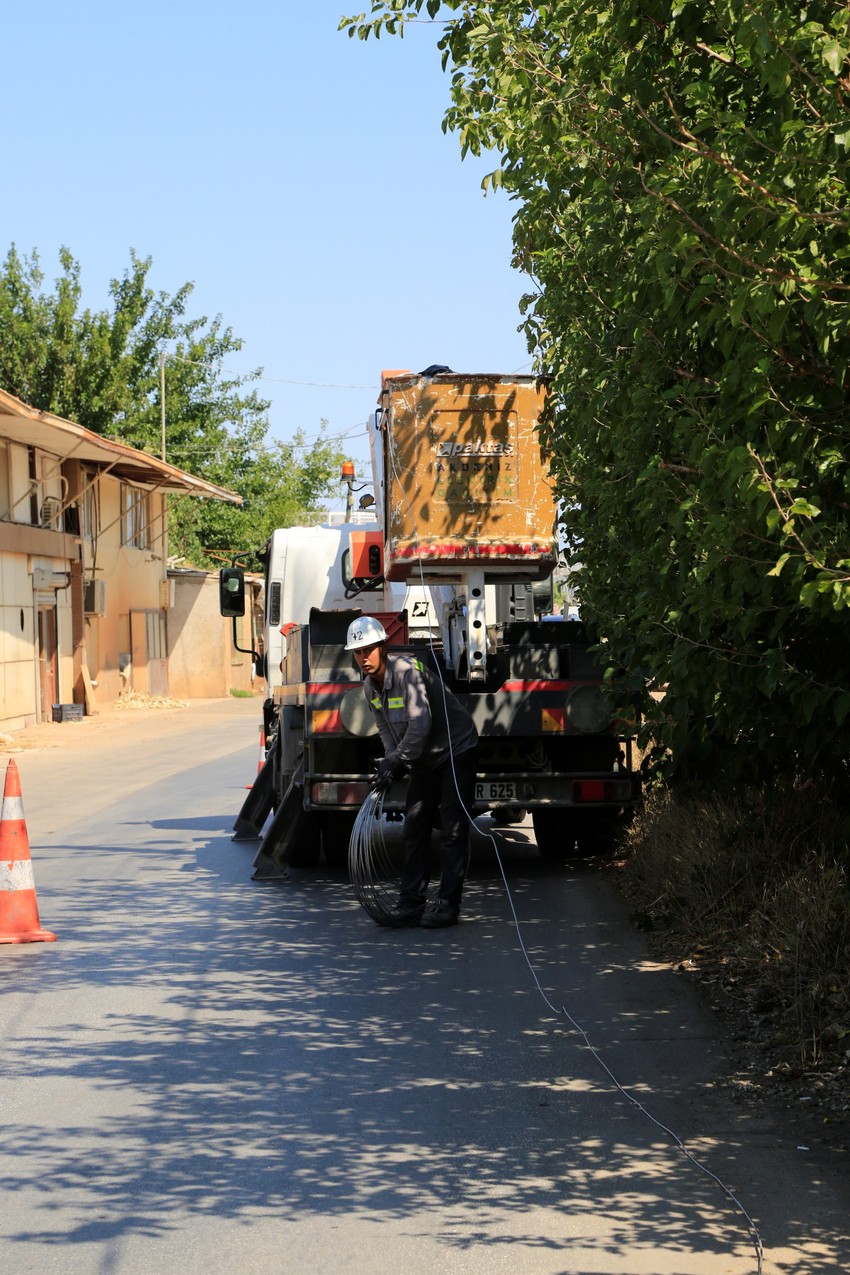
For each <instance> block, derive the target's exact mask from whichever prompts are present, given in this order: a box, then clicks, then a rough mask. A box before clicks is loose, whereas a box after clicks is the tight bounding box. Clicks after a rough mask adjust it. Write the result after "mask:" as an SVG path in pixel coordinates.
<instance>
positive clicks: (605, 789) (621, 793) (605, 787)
mask: <svg viewBox="0 0 850 1275" xmlns="http://www.w3.org/2000/svg"><path fill="white" fill-rule="evenodd" d="M633 795H634V794H633V792H632V785H631V781H630V780H628V779H577V780H576V781H575V782H574V783H573V802H574V803H575V804H576V805H577V804H578V803H579V802H583V801H609V802H611V801H618V802H619V801H631V799H632V797H633Z"/></svg>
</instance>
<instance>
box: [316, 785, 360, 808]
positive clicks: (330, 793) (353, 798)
mask: <svg viewBox="0 0 850 1275" xmlns="http://www.w3.org/2000/svg"><path fill="white" fill-rule="evenodd" d="M312 794H313V802H314V804H315V805H317V806H362V805H363V802H364V801H365V800H366V797H367V796H368V794H369V785H368V784H365V783H359V784H358V783H347V784H339V783H338V784H332V783H319V784H313V788H312Z"/></svg>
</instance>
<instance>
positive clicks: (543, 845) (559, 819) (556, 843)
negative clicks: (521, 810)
mask: <svg viewBox="0 0 850 1275" xmlns="http://www.w3.org/2000/svg"><path fill="white" fill-rule="evenodd" d="M531 822H532V824H533V825H534V839H535V841H536V842H537V849H538V850H539V851H540V853H541V855H542V856H543V858H544V859H551V860H553V861H558V862H561V863H563V861H564V860H565V859H571V858H573V857H574V856H575V855H576V854H577V853H578V851H577V849H576V830H575V824H574V822H573V815H572V811H569V810H561V809H559V808H555V807H553V808H551V809H549V810H532V812H531Z"/></svg>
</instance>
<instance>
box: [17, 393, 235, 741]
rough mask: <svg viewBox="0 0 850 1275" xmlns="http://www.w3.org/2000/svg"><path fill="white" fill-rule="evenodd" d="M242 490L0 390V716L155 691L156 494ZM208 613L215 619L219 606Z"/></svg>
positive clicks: (164, 580)
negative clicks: (208, 479)
mask: <svg viewBox="0 0 850 1275" xmlns="http://www.w3.org/2000/svg"><path fill="white" fill-rule="evenodd" d="M178 497H179V498H188V497H200V498H201V499H207V500H225V501H228V502H230V503H233V504H241V497H240V496H238V495H236V494H235V493H234V492H231V491H228V490H227V489H226V488H223V487H218V486H216V485H215V484H213V483H209V482H206V481H205V480H204V479H201V478H196V477H195V476H194V475H192V474H189V473H186V472H185V471H183V470H181V469H177V468H175V467H174V466H173V465H169V464H167V463H166V462H165V461H162V460H158V459H157V458H156V457H155V456H151V455H148V453H147V452H142V451H139V450H137V449H136V448H134V447H129V446H128V445H127V444H125V443H120V442H117V441H116V440H114V439H110V438H104V437H102V436H101V435H99V434H94V433H92V432H91V431H90V430H87V429H84V428H83V426H81V425H77V424H75V423H74V422H72V421H67V420H63V419H62V418H61V417H59V416H53V415H52V414H51V413H49V412H42V411H39V410H37V409H36V408H33V407H29V406H28V405H27V404H26V403H22V402H21V401H20V400H19V399H17V398H15V397H13V396H12V395H11V394H8V393H6V392H5V391H3V390H0V730H2V729H3V728H6V729H9V730H15V729H20V728H22V727H24V726H29V725H33V724H34V723H36V722H41V721H50V720H51V719H52V718H53V716H54V706H57V705H71V704H76V705H80V706H84V707H85V710H86V711H87V712H93V711H96V709H97V705H98V703H99V702H100V703H103V702H111V701H114V700H115V699H117V698H118V696H119V695H120V694H121V693H122V691H123V690H125V689H127V688H132V689H134V690H137V691H147V692H150V693H152V694H158V695H165V694H167V693H168V667H167V650H168V647H167V635H166V616H167V612H168V608H169V606H170V605H171V602H172V600H173V587H172V583H171V581H170V580H169V578H168V571H167V558H168V545H167V518H166V502H167V500H168V499H169V498H172V499H174V498H178ZM219 621H220V626H224V625H225V621H223V620H221V618H220V617H219Z"/></svg>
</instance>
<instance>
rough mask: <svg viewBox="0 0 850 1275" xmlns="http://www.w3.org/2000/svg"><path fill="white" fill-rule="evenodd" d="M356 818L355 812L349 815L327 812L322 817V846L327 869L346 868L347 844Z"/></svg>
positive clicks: (335, 811) (336, 811)
mask: <svg viewBox="0 0 850 1275" xmlns="http://www.w3.org/2000/svg"><path fill="white" fill-rule="evenodd" d="M356 818H357V812H356V811H355V812H354V814H349V813H348V811H347V810H334V811H328V813H327V814H324V815H322V846H323V847H324V851H325V863H326V864H327V865H328V867H329V868H346V867H347V866H348V843H349V841H350V840H351V831H352V829H353V827H354V820H355V819H356Z"/></svg>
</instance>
